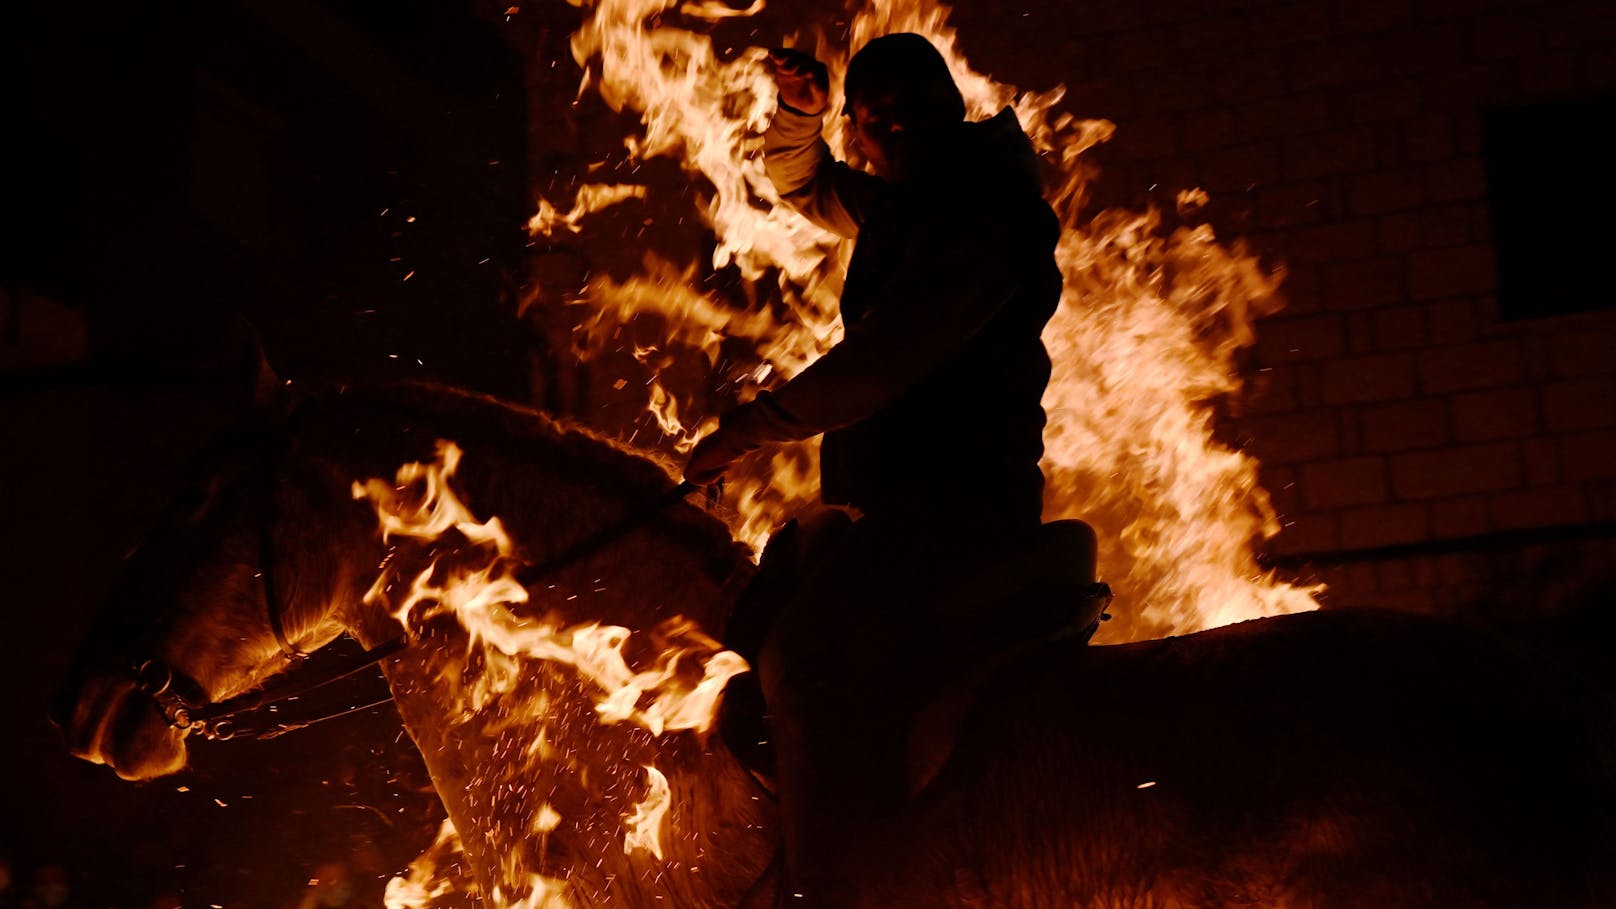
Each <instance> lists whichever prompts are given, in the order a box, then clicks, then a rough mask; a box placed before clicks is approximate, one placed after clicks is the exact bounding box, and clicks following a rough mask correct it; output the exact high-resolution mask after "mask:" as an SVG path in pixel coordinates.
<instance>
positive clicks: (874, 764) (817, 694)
mask: <svg viewBox="0 0 1616 909" xmlns="http://www.w3.org/2000/svg"><path fill="white" fill-rule="evenodd" d="M891 551H892V541H891V540H890V539H887V538H886V536H885V534H884V533H883V528H881V527H880V526H879V525H870V524H868V523H867V522H865V521H861V522H859V523H858V524H857V525H854V527H853V528H852V529H851V530H849V531H848V532H847V533H846V534H845V535H844V536H843V537H842V538H841V539H840V541H839V544H838V545H837V546H836V547H835V549H834V550H833V551H832V552H831V553H830V554H829V557H828V560H827V561H826V562H824V563H822V564H821V566H820V567H819V570H817V571H810V572H807V573H806V576H805V577H804V578H803V582H802V584H801V586H800V587H799V588H798V590H797V592H796V595H794V596H793V597H791V598H790V600H789V601H788V603H787V605H786V608H785V609H784V610H783V612H782V613H781V615H780V618H779V620H778V621H777V622H776V623H775V625H774V628H773V630H772V631H771V633H770V635H769V636H768V638H767V640H766V642H765V644H764V647H763V650H762V652H761V653H760V655H759V663H758V674H759V680H760V682H761V683H762V688H763V692H764V695H765V698H766V700H767V703H768V712H769V727H770V732H771V735H772V737H773V740H774V744H775V757H776V762H777V780H778V783H779V789H778V791H779V795H780V807H781V815H782V822H783V827H784V832H785V846H786V850H785V858H786V862H785V865H786V869H785V870H786V881H787V886H788V894H789V895H792V896H793V897H794V895H795V894H796V893H800V894H802V897H801V898H795V897H794V898H792V899H790V900H788V901H787V902H788V905H801V906H805V907H838V909H839V907H844V906H855V905H857V894H858V889H859V888H858V881H859V877H860V875H861V873H865V872H867V870H868V869H865V868H861V867H860V865H861V864H862V863H861V861H860V859H861V858H862V857H864V852H863V850H862V846H863V845H864V844H868V843H871V842H874V841H875V839H876V836H877V831H878V830H879V829H881V827H882V826H883V825H884V823H885V821H886V819H887V818H888V817H890V816H891V814H892V813H893V812H894V811H896V810H897V809H898V808H900V807H901V805H902V801H903V797H904V794H905V788H904V783H903V772H904V754H905V752H904V747H903V737H904V730H905V724H904V721H903V716H904V715H905V713H906V703H907V695H906V692H905V690H901V689H902V686H901V683H900V682H897V681H896V680H895V679H894V672H893V670H894V668H896V667H898V666H901V665H902V664H903V663H904V662H905V661H906V657H905V655H904V654H903V652H902V651H903V650H904V648H905V647H906V645H907V638H908V633H909V629H908V628H907V627H906V622H905V619H904V615H905V613H906V610H905V609H903V608H902V604H900V603H897V602H894V601H893V598H894V597H898V596H901V593H900V592H899V591H897V590H896V589H895V588H894V585H893V584H892V583H891V581H890V579H891V578H892V577H894V576H895V571H894V566H893V565H891V564H890V561H889V554H890V553H891Z"/></svg>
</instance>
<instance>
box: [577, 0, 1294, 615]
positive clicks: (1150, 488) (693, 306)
mask: <svg viewBox="0 0 1616 909" xmlns="http://www.w3.org/2000/svg"><path fill="white" fill-rule="evenodd" d="M576 2H580V4H581V5H582V6H584V7H585V9H586V15H585V19H584V21H583V23H582V25H581V26H580V28H579V29H578V31H577V32H576V33H575V34H574V35H573V39H572V50H573V55H574V57H575V59H576V60H577V62H578V63H579V65H580V66H581V67H583V68H584V71H585V77H584V81H583V84H582V85H581V86H580V92H581V93H582V92H583V91H586V90H589V89H593V90H594V91H596V92H598V93H599V95H600V97H601V98H602V99H603V100H604V101H605V103H606V104H607V105H609V106H610V107H611V108H612V109H614V110H618V111H632V112H634V113H637V114H638V115H639V117H640V120H641V125H642V128H643V132H642V133H641V134H639V135H636V136H632V137H630V138H629V139H628V140H627V143H626V147H627V148H628V150H629V152H630V154H631V157H632V158H634V159H645V158H651V157H667V158H671V159H673V160H674V161H677V162H678V163H679V164H680V165H681V166H682V167H683V168H684V169H685V170H686V171H687V172H689V173H690V174H691V175H692V177H693V178H700V179H699V180H698V181H696V182H698V183H699V184H700V185H710V186H711V187H712V191H711V193H710V195H707V196H706V197H705V198H703V199H700V200H698V211H699V213H700V215H701V217H702V218H703V220H704V222H705V223H706V225H707V226H708V228H709V229H710V230H711V231H712V234H713V237H714V240H715V247H714V253H713V257H712V261H711V262H710V263H695V262H689V263H683V264H681V263H677V262H672V261H669V260H667V259H665V258H663V257H661V256H659V255H658V254H657V253H655V252H654V251H653V252H648V253H646V254H645V259H644V262H643V264H642V268H641V271H640V273H639V274H638V275H635V276H633V277H630V278H628V279H626V280H621V281H619V280H614V279H612V278H608V277H604V276H602V277H597V278H596V279H594V281H592V282H591V284H590V285H589V286H588V288H587V289H586V291H585V299H584V305H583V307H582V308H583V310H584V314H583V316H582V317H581V323H580V324H581V326H582V327H583V328H584V329H586V336H587V337H588V338H591V339H607V338H613V337H615V336H616V334H617V332H618V331H619V330H623V329H628V330H630V331H632V330H634V327H635V326H637V325H638V326H645V325H649V326H652V328H651V329H644V328H642V329H641V330H655V331H658V332H659V333H660V334H659V335H658V336H656V337H653V338H648V339H647V340H646V343H660V344H661V345H662V346H663V350H662V359H661V360H659V361H658V363H657V364H647V368H649V369H651V370H652V376H651V379H652V381H651V382H649V383H647V387H649V388H651V389H652V391H651V393H650V394H651V397H650V398H649V399H648V400H647V407H648V409H650V410H651V412H652V413H653V414H655V415H656V417H657V419H658V421H659V423H661V424H662V425H663V427H664V431H665V432H666V430H667V427H668V425H670V424H668V423H667V422H666V415H667V414H670V413H677V414H679V415H681V416H683V417H684V420H683V422H682V423H681V424H680V425H681V427H683V426H686V425H690V424H691V423H695V424H696V425H704V423H705V420H703V419H702V417H708V418H710V416H712V415H714V414H716V413H718V412H720V411H721V410H722V409H723V408H724V407H726V406H728V404H729V403H730V402H733V401H735V400H743V399H745V398H747V397H749V396H750V395H752V394H755V393H756V391H757V390H758V389H761V388H766V387H770V386H772V385H774V384H777V383H779V382H782V381H784V380H786V379H789V378H790V377H791V376H793V375H795V374H796V373H797V372H800V371H801V369H802V368H803V367H805V366H806V365H807V364H808V363H811V362H813V360H814V359H815V358H816V357H818V356H819V355H820V354H822V353H823V352H824V351H825V350H827V349H828V348H829V346H831V345H832V344H834V343H835V342H836V340H838V338H839V326H838V325H837V322H836V319H835V315H834V314H835V311H836V309H835V298H836V296H837V295H838V294H839V293H840V287H841V277H840V276H841V269H842V265H843V256H844V253H845V250H844V249H842V248H841V246H840V245H839V244H838V243H837V242H836V239H835V238H833V237H830V236H828V235H826V234H824V233H823V232H821V231H819V230H817V229H816V228H814V227H812V226H811V225H809V224H808V223H807V222H806V221H805V220H804V219H802V218H800V217H798V216H796V215H795V214H793V213H791V212H790V211H789V210H788V209H787V208H786V207H784V206H783V205H780V204H779V200H778V197H777V196H776V194H775V193H774V189H773V187H772V186H771V185H770V184H769V181H768V178H767V177H766V175H765V174H764V173H763V169H762V161H761V155H760V154H759V148H760V144H761V134H762V132H763V130H764V129H765V128H766V127H767V123H768V119H769V117H770V115H771V113H772V108H773V97H772V96H773V87H772V83H771V81H770V80H769V77H768V75H767V73H766V72H765V71H764V69H763V67H762V65H761V62H762V59H763V57H764V53H765V52H764V50H763V49H762V48H756V47H750V48H744V49H739V50H736V51H734V52H733V53H727V54H724V55H720V54H719V53H718V52H717V51H716V50H715V49H714V45H713V41H712V40H711V39H710V38H709V37H708V36H707V35H706V34H704V33H702V32H700V31H698V30H696V29H694V28H684V27H680V26H679V25H678V24H677V23H678V22H679V19H678V17H677V16H676V15H674V11H675V10H676V9H677V13H678V15H682V16H684V17H686V18H687V19H703V20H710V19H712V18H713V17H714V16H716V15H718V14H719V7H718V6H716V5H704V6H702V7H694V6H692V5H690V4H685V5H683V6H680V5H679V4H677V3H674V2H670V0H598V2H594V3H590V2H587V0H576ZM756 8H761V4H757V5H756ZM753 11H754V10H745V11H738V12H736V11H728V10H727V9H726V10H725V12H724V13H723V14H724V15H738V16H744V15H749V14H751V13H752V12H753ZM947 16H948V10H947V8H946V7H944V6H942V5H940V4H936V3H933V2H925V0H868V2H867V3H866V4H865V6H864V7H863V8H861V9H859V10H858V11H857V13H856V15H855V16H854V18H853V20H852V22H851V23H850V27H849V32H848V39H849V40H848V42H847V45H846V47H845V48H844V47H840V46H832V45H831V44H830V43H828V42H826V41H824V40H821V41H820V42H819V43H818V47H817V48H816V49H815V51H816V54H817V56H818V57H819V58H820V59H821V60H824V61H825V62H826V63H827V64H828V65H829V66H830V69H831V74H832V93H831V94H832V98H833V99H834V100H833V108H832V110H830V111H829V112H828V116H827V117H826V123H827V125H828V128H827V135H826V138H827V141H829V142H830V144H831V146H832V147H833V148H840V147H841V144H842V141H843V137H842V135H841V122H842V118H840V117H839V116H837V114H838V113H839V109H837V107H836V106H834V105H839V103H840V101H839V98H840V91H839V85H840V81H841V72H842V71H843V69H844V68H845V65H846V61H847V59H848V58H849V56H850V53H851V52H853V51H856V50H857V49H858V48H859V47H861V46H862V45H863V44H865V43H866V42H868V41H869V40H870V39H871V38H874V37H876V36H878V35H882V34H887V33H890V32H899V31H909V32H916V33H919V34H922V35H925V36H926V37H927V38H929V39H930V40H931V41H932V43H933V44H934V45H936V46H937V48H938V49H939V50H940V51H941V52H942V54H943V56H944V58H945V59H946V60H947V61H948V64H949V67H950V70H951V71H952V72H953V75H954V79H955V82H956V83H957V84H958V85H959V87H960V90H961V92H962V94H963V95H964V97H965V99H966V103H967V107H968V109H969V111H970V116H971V117H972V118H974V119H980V118H983V117H987V116H990V115H992V114H995V113H997V112H998V111H999V110H1001V109H1003V108H1005V107H1009V108H1012V109H1013V110H1014V111H1015V114H1016V116H1017V118H1018V119H1019V120H1020V122H1021V124H1022V127H1023V128H1024V129H1025V130H1026V132H1027V134H1028V136H1029V137H1030V138H1031V139H1032V142H1033V144H1034V146H1035V148H1037V149H1038V150H1039V151H1040V153H1041V154H1042V155H1043V156H1044V158H1045V160H1046V161H1048V162H1049V163H1050V164H1052V165H1054V166H1055V168H1056V169H1057V170H1058V172H1059V177H1058V179H1057V180H1056V182H1055V185H1054V187H1053V188H1052V190H1051V192H1050V201H1051V204H1052V205H1053V206H1054V207H1055V209H1056V213H1057V214H1058V215H1059V216H1060V217H1061V220H1062V225H1063V234H1062V239H1061V242H1060V244H1059V247H1058V250H1057V261H1058V263H1059V265H1060V267H1061V269H1062V272H1063V274H1064V275H1065V292H1064V294H1063V297H1062V301H1061V306H1060V309H1059V311H1058V312H1057V313H1056V315H1055V317H1054V318H1053V319H1052V320H1051V321H1050V323H1049V326H1048V328H1047V329H1046V331H1045V334H1044V341H1045V345H1046V347H1048V349H1049V351H1050V355H1051V359H1052V360H1053V361H1054V363H1055V369H1054V375H1053V377H1052V380H1051V382H1050V386H1049V390H1048V392H1047V394H1046V396H1045V400H1044V405H1045V410H1046V412H1047V413H1048V414H1049V418H1050V419H1049V427H1048V430H1047V432H1046V439H1045V442H1046V453H1045V457H1044V462H1043V466H1044V471H1045V474H1046V476H1047V478H1048V484H1047V492H1046V507H1045V512H1046V517H1048V518H1050V519H1054V518H1066V517H1081V518H1083V519H1084V520H1087V521H1089V522H1090V523H1091V524H1093V525H1094V526H1095V527H1096V529H1097V531H1098V532H1099V534H1100V537H1101V540H1102V574H1103V575H1104V576H1105V577H1106V579H1107V580H1108V581H1110V582H1111V584H1112V585H1113V587H1114V588H1116V589H1117V591H1118V594H1119V597H1120V608H1119V609H1117V610H1114V612H1115V613H1116V614H1117V616H1118V621H1115V622H1112V623H1110V624H1109V625H1108V626H1107V628H1106V629H1105V632H1104V633H1105V639H1107V640H1138V639H1143V638H1148V637H1156V636H1161V635H1166V634H1182V633H1186V632H1190V631H1196V630H1200V629H1203V628H1210V627H1215V626H1217V625H1222V624H1227V623H1229V622H1235V621H1240V620H1243V619H1249V618H1255V617H1258V616H1263V615H1271V614H1276V613H1283V612H1294V611H1299V610H1305V609H1312V608H1316V605H1317V604H1316V603H1315V601H1314V600H1313V596H1312V595H1313V593H1315V592H1316V591H1317V588H1303V587H1297V586H1293V585H1290V584H1287V583H1285V582H1284V581H1281V580H1279V579H1277V578H1275V577H1274V576H1273V575H1272V573H1270V572H1267V571H1265V570H1263V569H1262V568H1261V567H1260V566H1259V565H1258V564H1257V561H1256V558H1255V556H1254V554H1253V547H1254V545H1255V544H1257V543H1260V542H1261V541H1262V540H1265V539H1267V538H1269V537H1271V536H1273V535H1274V534H1275V533H1277V532H1278V531H1279V529H1280V524H1279V521H1278V519H1277V516H1276V515H1275V514H1274V511H1273V509H1272V507H1271V505H1270V504H1269V502H1268V498H1267V495H1266V494H1265V493H1264V492H1263V491H1262V489H1261V487H1260V486H1259V484H1258V482H1257V475H1256V468H1257V465H1256V463H1255V462H1254V461H1253V460H1251V459H1250V458H1248V457H1246V456H1245V455H1243V454H1241V453H1239V452H1237V451H1233V450H1231V449H1229V448H1228V447H1227V446H1225V445H1223V444H1221V443H1220V442H1218V441H1217V440H1216V438H1215V437H1214V434H1213V430H1212V417H1213V414H1214V410H1215V405H1216V404H1217V402H1218V401H1220V400H1224V399H1231V398H1233V396H1234V395H1236V394H1237V393H1238V391H1239V389H1240V379H1239V374H1238V371H1237V369H1236V367H1235V364H1234V356H1235V354H1236V352H1237V351H1238V350H1239V349H1241V348H1242V347H1245V346H1249V345H1250V344H1251V343H1252V341H1253V338H1254V335H1253V331H1252V323H1253V321H1254V319H1255V318H1256V317H1257V316H1259V315H1262V314H1264V313H1265V312H1268V311H1271V310H1273V309H1275V308H1277V306H1278V305H1279V303H1278V288H1279V284H1280V281H1281V278H1282V273H1281V272H1278V271H1272V270H1268V269H1265V268H1264V267H1263V266H1262V265H1261V263H1260V262H1259V261H1258V260H1257V259H1256V257H1255V256H1253V255H1251V254H1250V253H1248V252H1247V251H1246V250H1245V248H1244V246H1243V245H1242V244H1241V243H1239V242H1235V243H1223V242H1220V241H1219V240H1218V238H1217V237H1215V236H1214V235H1213V233H1212V230H1211V228H1210V227H1208V226H1205V225H1193V224H1190V223H1189V222H1190V221H1191V220H1192V219H1193V217H1194V214H1195V212H1196V211H1197V210H1198V209H1199V208H1201V207H1202V206H1204V205H1205V204H1206V201H1207V197H1206V194H1205V193H1204V192H1202V191H1200V190H1198V189H1194V188H1189V187H1186V188H1184V189H1183V191H1182V192H1181V194H1180V199H1179V202H1180V204H1179V212H1178V213H1177V214H1178V219H1177V221H1178V223H1177V224H1175V225H1172V226H1170V225H1169V221H1168V220H1167V219H1166V218H1164V216H1163V214H1162V213H1161V212H1158V211H1154V210H1149V211H1126V210H1115V209H1113V210H1109V211H1104V212H1101V213H1099V214H1098V215H1090V214H1088V213H1087V210H1086V209H1085V203H1086V201H1087V199H1088V187H1089V185H1090V184H1091V182H1092V181H1093V180H1094V179H1095V177H1096V176H1097V173H1096V171H1095V169H1094V168H1093V167H1092V165H1090V164H1088V163H1087V162H1086V161H1085V160H1084V158H1083V153H1084V152H1085V151H1086V150H1088V149H1090V148H1092V147H1093V146H1094V145H1096V144H1098V143H1101V142H1104V141H1106V140H1108V139H1109V138H1110V137H1111V135H1112V133H1113V132H1114V129H1115V128H1114V126H1113V124H1111V123H1109V122H1107V121H1104V120H1098V119H1089V120H1085V119H1079V118H1077V117H1074V116H1072V115H1071V114H1069V113H1064V112H1061V111H1058V110H1057V105H1058V104H1059V103H1060V102H1062V101H1063V100H1064V98H1065V89H1064V87H1062V86H1055V87H1054V88H1052V89H1049V90H1047V91H1042V92H1038V91H1021V90H1019V89H1017V88H1015V87H1014V86H1010V85H1006V84H1003V83H1000V82H997V81H995V80H994V79H992V78H991V77H990V76H987V75H986V74H983V73H979V72H977V71H975V70H973V69H972V68H971V67H970V65H969V63H968V62H967V61H966V59H965V57H964V56H963V55H962V54H961V53H960V52H959V49H958V46H957V40H956V39H957V36H956V33H955V31H954V29H953V28H951V27H950V26H949V25H948V23H947ZM1081 101H1082V99H1077V103H1078V104H1079V105H1081ZM652 191H653V192H654V191H656V190H655V189H653V190H652ZM724 270H732V271H734V272H736V273H738V274H739V276H740V277H741V279H742V283H743V287H744V292H743V293H741V294H739V295H737V294H735V293H727V294H720V293H717V292H715V291H713V290H711V289H710V288H711V284H712V282H710V281H707V280H706V278H707V276H709V275H711V274H714V273H716V272H721V271H724ZM644 317H649V318H644ZM602 328H609V329H611V330H609V331H603V330H598V329H602ZM604 343H605V341H604V340H598V341H597V345H596V346H595V347H591V348H589V351H590V352H591V353H597V354H598V353H600V352H602V350H603V349H604V347H603V346H602V345H604ZM681 355H683V356H684V357H685V358H686V360H685V361H684V362H688V358H691V357H699V358H701V360H704V361H705V363H706V364H707V368H706V369H705V370H703V372H704V373H705V374H706V376H707V379H706V381H705V383H704V384H702V385H700V386H693V385H692V384H691V382H690V381H689V380H686V381H684V382H683V384H680V383H679V382H677V381H676V380H675V379H674V378H673V376H674V375H675V370H672V369H668V368H666V367H667V365H668V364H669V363H672V362H675V361H677V359H678V357H679V356H681ZM690 372H691V371H690V370H681V371H678V373H677V374H678V375H686V374H688V373H690ZM675 408H677V409H675ZM961 418H962V419H961V424H962V426H964V425H967V424H968V422H969V415H968V414H962V415H961ZM605 428H607V429H608V430H621V429H623V428H621V427H605ZM939 429H940V430H942V429H944V428H943V427H940V428H939ZM956 431H968V430H963V429H961V430H956ZM668 435H669V436H670V438H671V439H672V440H673V442H672V444H671V446H670V447H672V448H673V449H674V450H675V451H679V450H684V448H688V445H689V436H687V435H684V434H683V433H682V432H681V433H669V434H668ZM942 444H946V443H942ZM681 446H683V448H681ZM813 457H814V455H813V452H812V450H811V449H797V450H793V451H790V452H787V453H776V454H773V455H770V456H764V457H758V458H754V459H751V460H749V461H746V462H743V463H742V464H741V465H739V468H738V469H737V470H736V471H733V472H732V474H731V480H732V482H731V489H732V490H733V495H734V498H735V501H734V502H733V503H732V504H734V505H735V506H736V511H737V514H738V518H737V521H736V525H735V529H736V531H737V534H738V535H739V536H740V537H741V538H742V539H745V540H747V541H748V542H750V543H752V544H754V545H760V544H761V543H762V541H763V540H765V539H766V538H767V534H768V532H769V531H770V530H771V529H772V528H773V527H775V526H777V525H778V524H779V523H780V522H781V521H783V520H784V519H785V518H787V517H789V516H790V514H791V513H792V512H793V511H795V510H796V509H798V508H800V507H801V506H802V505H803V504H804V503H806V502H808V501H811V500H812V499H813V498H814V497H815V496H816V494H817V489H816V484H815V482H814V479H813V476H814V474H815V473H816V470H815V469H814V465H813ZM939 494H946V491H944V490H939Z"/></svg>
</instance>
